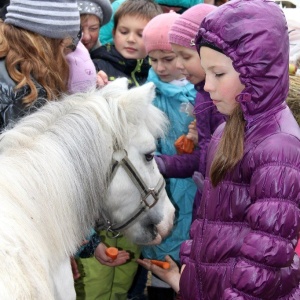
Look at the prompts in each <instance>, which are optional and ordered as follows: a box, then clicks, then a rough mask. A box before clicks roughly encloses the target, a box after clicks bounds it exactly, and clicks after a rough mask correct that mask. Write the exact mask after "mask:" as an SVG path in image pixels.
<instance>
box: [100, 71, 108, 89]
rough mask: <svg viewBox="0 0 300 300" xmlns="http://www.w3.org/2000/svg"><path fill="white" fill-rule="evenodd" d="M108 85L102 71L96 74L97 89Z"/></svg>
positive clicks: (105, 75)
mask: <svg viewBox="0 0 300 300" xmlns="http://www.w3.org/2000/svg"><path fill="white" fill-rule="evenodd" d="M107 84H108V76H107V74H106V73H105V72H104V71H99V72H98V73H97V87H99V88H102V87H104V86H105V85H107Z"/></svg>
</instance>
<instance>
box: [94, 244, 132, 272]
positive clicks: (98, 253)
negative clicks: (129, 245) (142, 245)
mask: <svg viewBox="0 0 300 300" xmlns="http://www.w3.org/2000/svg"><path fill="white" fill-rule="evenodd" d="M106 249H107V246H106V245H105V244H103V243H100V244H99V245H98V246H97V248H96V250H95V253H94V255H95V258H96V259H97V260H98V261H99V262H100V263H101V264H102V265H106V266H109V267H116V266H119V265H123V264H125V263H126V262H127V261H128V260H129V258H130V255H129V253H128V252H127V251H125V250H119V251H118V254H117V257H116V258H115V259H113V258H111V257H109V256H108V255H107V254H106Z"/></svg>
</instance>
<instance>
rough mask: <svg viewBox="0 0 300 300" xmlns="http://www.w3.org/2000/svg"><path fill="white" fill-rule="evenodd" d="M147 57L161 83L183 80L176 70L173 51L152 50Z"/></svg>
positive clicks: (175, 58)
mask: <svg viewBox="0 0 300 300" xmlns="http://www.w3.org/2000/svg"><path fill="white" fill-rule="evenodd" d="M149 57H150V59H151V66H152V68H153V70H154V72H155V73H156V74H157V76H158V77H159V79H160V80H161V81H163V82H171V81H173V80H175V79H181V78H184V76H183V75H182V74H181V72H180V70H178V69H177V68H176V60H177V57H176V54H175V53H174V52H173V51H162V50H152V51H150V52H149Z"/></svg>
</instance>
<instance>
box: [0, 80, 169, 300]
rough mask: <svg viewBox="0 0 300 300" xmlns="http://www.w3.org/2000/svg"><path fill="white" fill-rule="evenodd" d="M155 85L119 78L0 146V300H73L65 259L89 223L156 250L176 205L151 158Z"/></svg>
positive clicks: (53, 106) (27, 122)
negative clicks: (137, 84)
mask: <svg viewBox="0 0 300 300" xmlns="http://www.w3.org/2000/svg"><path fill="white" fill-rule="evenodd" d="M153 98H154V86H153V85H152V84H146V85H143V86H142V87H138V88H134V89H131V90H128V89H127V80H125V79H118V80H116V81H115V82H113V83H110V84H109V85H108V86H107V87H105V88H104V89H102V90H99V91H95V90H93V91H91V92H88V93H84V94H83V93H82V94H75V95H71V96H66V97H65V98H64V99H62V101H57V102H50V103H48V104H47V105H45V106H44V107H43V108H41V109H40V110H39V111H38V112H36V113H33V114H31V115H29V116H27V117H25V118H23V119H22V120H21V121H20V122H19V123H17V124H16V126H15V127H14V128H13V129H10V130H8V131H6V132H4V133H3V134H2V135H1V141H0V169H1V172H0V203H1V209H0V270H1V271H0V274H1V275H0V299H1V300H14V299H17V300H20V299H39V300H50V299H56V300H57V299H62V300H67V299H75V291H74V286H73V277H72V272H71V268H70V262H69V257H70V256H71V255H73V254H74V253H75V252H76V250H77V249H78V247H79V246H80V244H81V242H82V240H83V239H84V237H85V236H86V235H87V234H88V233H89V230H90V229H91V228H92V227H93V226H94V225H95V221H98V222H100V223H102V224H103V225H104V226H105V227H106V228H107V230H108V232H110V233H111V234H115V233H116V232H118V231H121V232H123V233H124V234H126V235H127V236H128V237H129V238H130V239H131V240H132V241H133V242H135V243H139V244H143V243H144V244H151V243H152V244H158V243H160V242H161V240H162V238H164V237H165V236H166V235H167V234H168V233H169V232H170V230H171V228H172V225H173V216H174V207H173V206H172V204H171V202H170V201H169V199H168V197H167V195H166V192H165V189H164V180H163V178H162V176H161V175H160V173H159V170H158V168H157V166H156V164H155V161H154V159H153V152H154V150H155V139H156V138H158V137H159V136H161V135H162V134H163V131H164V129H165V128H166V124H167V123H166V119H165V117H164V115H163V114H162V113H161V112H160V111H159V110H158V109H156V108H155V107H154V106H153V105H152V104H151V102H152V100H153Z"/></svg>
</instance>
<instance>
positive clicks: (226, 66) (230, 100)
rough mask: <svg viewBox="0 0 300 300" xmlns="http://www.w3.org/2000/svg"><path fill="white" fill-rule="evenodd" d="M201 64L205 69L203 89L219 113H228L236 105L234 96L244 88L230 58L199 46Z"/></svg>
mask: <svg viewBox="0 0 300 300" xmlns="http://www.w3.org/2000/svg"><path fill="white" fill-rule="evenodd" d="M200 57H201V65H202V67H203V69H204V71H205V74H206V77H205V85H204V90H205V91H207V92H208V93H209V95H210V98H211V99H212V101H213V103H214V104H215V105H216V106H217V109H218V111H219V112H220V113H222V114H225V115H230V114H231V113H232V111H233V110H234V108H235V107H236V106H237V105H238V102H236V100H235V98H236V97H237V96H238V95H239V94H240V93H241V92H242V91H243V90H244V88H245V86H244V85H243V84H242V83H241V81H240V78H239V73H238V72H237V71H236V70H235V69H234V68H233V65H232V60H231V59H230V58H229V57H228V56H226V55H224V54H223V53H220V52H218V51H215V50H213V49H211V48H208V47H201V48H200Z"/></svg>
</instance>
